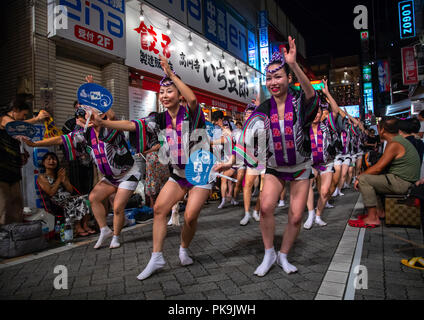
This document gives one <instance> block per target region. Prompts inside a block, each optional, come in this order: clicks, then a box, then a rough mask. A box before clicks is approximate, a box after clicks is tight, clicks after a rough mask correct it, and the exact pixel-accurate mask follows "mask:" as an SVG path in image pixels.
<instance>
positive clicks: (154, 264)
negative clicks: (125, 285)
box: [137, 252, 165, 280]
mask: <svg viewBox="0 0 424 320" xmlns="http://www.w3.org/2000/svg"><path fill="white" fill-rule="evenodd" d="M164 266H165V259H164V258H163V255H162V252H153V253H152V257H151V258H150V261H149V263H148V264H147V266H146V268H144V270H143V272H142V273H140V274H139V275H138V276H137V279H138V280H144V279H146V278H148V277H150V276H151V275H152V273H153V272H155V271H157V270H160V269H162V268H163V267H164Z"/></svg>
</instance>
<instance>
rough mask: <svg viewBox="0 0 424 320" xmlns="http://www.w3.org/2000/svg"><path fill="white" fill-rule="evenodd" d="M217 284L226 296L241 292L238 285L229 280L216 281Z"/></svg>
mask: <svg viewBox="0 0 424 320" xmlns="http://www.w3.org/2000/svg"><path fill="white" fill-rule="evenodd" d="M217 285H218V286H219V288H220V289H221V290H222V291H223V292H224V293H225V294H226V295H227V296H230V295H237V294H240V293H241V290H240V289H239V287H238V286H237V285H236V284H235V283H234V282H233V281H231V280H224V281H218V282H217Z"/></svg>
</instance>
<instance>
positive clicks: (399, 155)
mask: <svg viewBox="0 0 424 320" xmlns="http://www.w3.org/2000/svg"><path fill="white" fill-rule="evenodd" d="M397 122H398V119H396V118H394V117H385V118H383V119H382V121H381V122H380V123H379V125H378V131H379V134H380V136H381V138H382V139H383V140H386V141H387V146H386V149H385V151H384V153H383V155H382V157H381V158H380V159H379V160H378V162H377V163H376V164H375V165H373V166H372V167H370V168H368V169H367V170H365V171H364V172H363V173H362V174H361V175H360V176H359V177H358V180H356V181H355V184H354V187H355V189H356V190H358V187H359V192H360V193H361V194H362V198H363V201H364V206H365V208H367V212H368V215H367V216H365V217H362V218H360V219H358V220H349V225H350V226H352V227H358V228H375V227H378V226H379V225H380V220H379V214H378V210H379V211H380V212H381V211H382V209H383V206H382V203H381V199H380V198H379V196H378V195H384V194H406V193H407V191H408V189H409V187H411V186H412V185H413V184H414V183H415V182H416V181H417V180H419V177H420V165H419V164H420V158H419V156H418V152H417V150H416V149H415V148H414V146H413V145H412V144H411V143H410V142H409V141H408V140H406V139H405V138H403V137H402V136H401V135H399V134H398V126H397ZM383 172H384V173H383ZM381 215H382V214H380V216H381Z"/></svg>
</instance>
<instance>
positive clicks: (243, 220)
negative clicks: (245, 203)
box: [240, 212, 250, 226]
mask: <svg viewBox="0 0 424 320" xmlns="http://www.w3.org/2000/svg"><path fill="white" fill-rule="evenodd" d="M249 220H250V213H249V212H246V213H245V214H244V217H243V219H241V220H240V225H241V226H245V225H246V224H248V223H249Z"/></svg>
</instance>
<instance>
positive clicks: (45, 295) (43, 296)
mask: <svg viewBox="0 0 424 320" xmlns="http://www.w3.org/2000/svg"><path fill="white" fill-rule="evenodd" d="M52 291H53V290H47V291H39V292H33V293H32V295H31V298H30V299H31V300H47V299H49V298H50V296H51V294H52Z"/></svg>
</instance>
